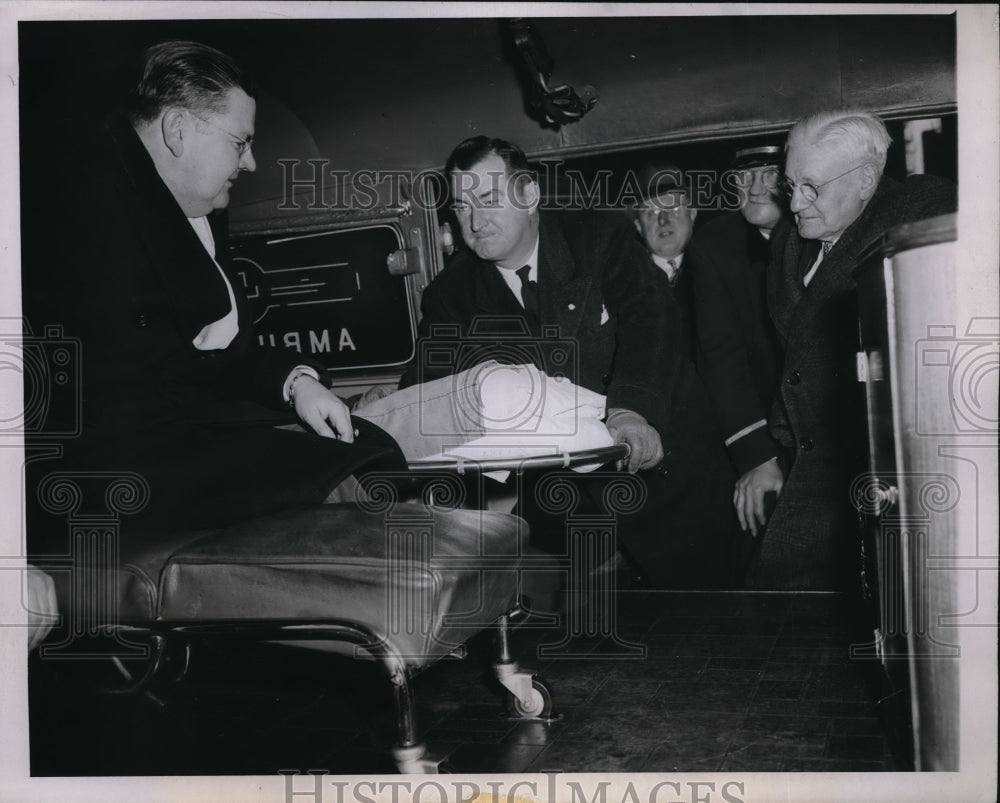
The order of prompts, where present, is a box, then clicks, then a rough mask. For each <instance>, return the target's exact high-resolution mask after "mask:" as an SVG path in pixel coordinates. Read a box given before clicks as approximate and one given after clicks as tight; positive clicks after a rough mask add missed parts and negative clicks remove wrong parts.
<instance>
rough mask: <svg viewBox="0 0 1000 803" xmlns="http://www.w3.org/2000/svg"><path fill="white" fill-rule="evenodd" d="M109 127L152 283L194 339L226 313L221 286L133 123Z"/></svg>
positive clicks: (226, 301)
mask: <svg viewBox="0 0 1000 803" xmlns="http://www.w3.org/2000/svg"><path fill="white" fill-rule="evenodd" d="M110 128H111V134H112V136H113V137H114V139H115V140H116V141H117V143H118V147H119V150H120V153H121V154H122V159H123V161H124V163H125V168H126V171H127V173H128V176H129V178H130V179H131V181H132V186H133V189H134V191H135V193H136V196H137V198H138V199H139V200H138V201H137V203H136V204H135V208H134V210H133V211H134V217H133V219H134V220H135V222H136V225H137V226H138V228H139V229H140V231H139V232H138V238H137V239H138V241H139V242H141V243H143V244H144V245H145V247H146V248H147V253H148V257H149V263H150V264H151V265H152V266H153V269H154V271H155V274H156V279H157V281H159V282H160V284H161V285H162V287H163V288H164V289H165V290H166V292H167V294H168V296H169V297H170V300H171V302H172V304H173V307H174V309H175V310H176V312H177V317H178V325H179V326H180V329H181V332H182V333H183V335H184V336H185V338H187V339H193V338H194V337H195V336H197V334H198V333H199V332H200V331H201V330H202V328H203V327H204V326H205V325H207V324H209V323H212V322H213V321H217V320H219V319H220V318H222V317H223V316H225V315H226V313H228V312H229V293H228V291H227V290H226V285H225V282H224V281H223V279H222V276H221V275H220V274H219V271H218V270H217V269H216V267H215V264H214V263H213V262H212V258H211V257H210V256H209V255H208V252H207V251H206V250H205V248H204V246H203V245H202V244H201V241H200V240H199V239H198V236H197V235H196V234H195V233H194V229H192V228H191V224H190V223H188V221H187V219H186V218H185V217H184V213H183V211H182V210H181V208H180V207H179V206H178V205H177V201H176V200H174V197H173V196H172V195H171V194H170V191H169V190H168V189H167V187H166V185H165V184H164V183H163V180H162V179H161V178H160V177H159V174H158V173H157V172H156V168H155V166H154V165H153V161H152V159H151V158H150V156H149V154H148V153H147V151H146V149H145V147H143V145H142V141H141V140H140V139H139V137H138V135H137V134H136V133H135V131H133V130H132V127H131V125H130V124H129V123H128V121H127V120H125V119H124V118H116V119H114V120H113V121H112V123H111V124H110ZM219 256H222V255H221V254H220V255H219Z"/></svg>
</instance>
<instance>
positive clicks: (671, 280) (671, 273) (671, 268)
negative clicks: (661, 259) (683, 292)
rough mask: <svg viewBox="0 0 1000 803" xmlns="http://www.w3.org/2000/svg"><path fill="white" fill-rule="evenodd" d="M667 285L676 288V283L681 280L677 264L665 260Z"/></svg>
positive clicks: (670, 260)
mask: <svg viewBox="0 0 1000 803" xmlns="http://www.w3.org/2000/svg"><path fill="white" fill-rule="evenodd" d="M666 273H667V284H669V285H670V286H671V287H676V286H677V282H679V281H680V280H681V269H680V268H679V267H678V266H677V263H676V262H675V261H674V260H672V259H668V260H667V271H666Z"/></svg>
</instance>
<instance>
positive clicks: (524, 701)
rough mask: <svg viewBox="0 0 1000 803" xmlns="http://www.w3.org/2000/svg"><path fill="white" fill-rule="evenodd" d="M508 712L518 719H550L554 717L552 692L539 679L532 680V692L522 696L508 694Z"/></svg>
mask: <svg viewBox="0 0 1000 803" xmlns="http://www.w3.org/2000/svg"><path fill="white" fill-rule="evenodd" d="M507 710H508V712H509V714H510V715H511V716H512V717H516V718H518V719H549V718H550V717H551V715H552V692H550V691H549V687H548V686H546V685H545V684H544V683H543V682H542V681H540V680H539V679H538V678H535V677H533V678H532V679H531V690H530V691H529V692H528V693H527V694H526V695H522V696H518V695H516V694H514V693H513V692H508V693H507Z"/></svg>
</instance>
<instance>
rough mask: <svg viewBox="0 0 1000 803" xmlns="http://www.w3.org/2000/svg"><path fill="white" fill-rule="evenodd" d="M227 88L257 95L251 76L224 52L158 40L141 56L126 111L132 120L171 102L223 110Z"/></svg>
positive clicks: (155, 113)
mask: <svg viewBox="0 0 1000 803" xmlns="http://www.w3.org/2000/svg"><path fill="white" fill-rule="evenodd" d="M230 89H242V90H243V91H244V92H246V94H247V95H248V96H249V97H251V98H254V97H256V89H255V87H254V84H253V81H252V80H251V79H250V76H249V75H248V74H247V73H246V72H245V71H244V70H243V68H242V67H240V66H239V65H238V64H237V63H236V62H235V61H233V59H232V58H230V57H229V56H227V55H226V54H225V53H222V52H220V51H218V50H216V49H215V48H213V47H209V46H208V45H203V44H201V43H200V42H184V41H170V42H161V43H160V44H157V45H153V46H152V47H150V48H148V49H147V50H146V52H145V54H144V56H143V69H142V77H141V78H140V79H139V83H138V84H136V86H135V89H134V90H133V91H132V94H131V96H130V97H129V101H128V114H129V117H130V118H131V119H132V121H133V122H134V123H148V122H150V121H152V120H155V119H156V118H157V117H158V116H159V115H160V114H161V113H162V112H163V110H164V109H167V108H170V107H172V106H176V107H180V108H184V109H193V110H199V111H206V112H222V111H224V110H225V105H226V95H227V93H228V92H229V90H230Z"/></svg>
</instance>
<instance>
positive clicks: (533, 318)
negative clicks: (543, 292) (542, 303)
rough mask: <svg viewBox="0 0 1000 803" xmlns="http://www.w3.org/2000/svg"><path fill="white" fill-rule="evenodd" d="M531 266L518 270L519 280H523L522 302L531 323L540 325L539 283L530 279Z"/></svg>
mask: <svg viewBox="0 0 1000 803" xmlns="http://www.w3.org/2000/svg"><path fill="white" fill-rule="evenodd" d="M530 271H531V265H525V266H524V267H523V268H518V269H517V278H519V279H520V280H521V300H522V301H523V302H524V311H525V312H526V313H527V317H528V322H529V323H534V324H537V323H538V282H533V281H531V279H529V278H528V273H529V272H530Z"/></svg>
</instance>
